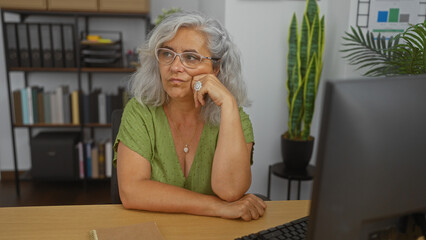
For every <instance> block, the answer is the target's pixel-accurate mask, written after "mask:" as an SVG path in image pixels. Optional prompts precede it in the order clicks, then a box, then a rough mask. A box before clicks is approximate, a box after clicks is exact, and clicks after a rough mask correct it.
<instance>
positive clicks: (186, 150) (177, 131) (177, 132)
mask: <svg viewBox="0 0 426 240" xmlns="http://www.w3.org/2000/svg"><path fill="white" fill-rule="evenodd" d="M164 109H166V108H164ZM166 111H167V110H166ZM169 120H170V122H171V125H172V127H173V129H174V130H175V131H176V135H177V137H178V139H179V140H180V141H181V142H182V143H183V141H182V138H181V134H180V132H179V129H178V128H177V127H176V125H175V123H174V122H173V120H172V117H171V116H170V119H169ZM198 125H199V124H198V122H197V126H196V128H195V131H194V133H193V134H192V137H191V139H190V142H189V144H191V142H192V141H193V140H194V137H195V134H196V133H197V131H198ZM184 144H185V143H184ZM189 147H190V145H188V144H185V146H184V147H183V152H184V153H185V154H187V153H188V152H189Z"/></svg>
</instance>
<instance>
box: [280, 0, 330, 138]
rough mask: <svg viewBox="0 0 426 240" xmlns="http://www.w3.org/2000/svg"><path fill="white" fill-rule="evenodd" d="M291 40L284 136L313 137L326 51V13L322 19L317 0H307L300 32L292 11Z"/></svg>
mask: <svg viewBox="0 0 426 240" xmlns="http://www.w3.org/2000/svg"><path fill="white" fill-rule="evenodd" d="M288 44H289V52H288V56H287V61H288V62H287V90H288V99H287V102H288V106H289V120H288V132H287V133H286V134H285V136H286V137H287V138H289V139H297V140H307V139H308V138H309V137H310V129H311V122H312V117H313V113H314V107H315V98H316V95H317V89H318V84H319V81H320V77H321V72H322V65H323V62H322V56H323V52H324V16H322V17H321V19H320V17H319V8H318V4H317V2H316V0H308V1H307V3H306V9H305V13H304V15H303V19H302V25H301V30H300V33H299V31H298V26H297V18H296V14H293V18H292V19H291V23H290V29H289V38H288ZM302 127H303V129H302Z"/></svg>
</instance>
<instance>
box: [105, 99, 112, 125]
mask: <svg viewBox="0 0 426 240" xmlns="http://www.w3.org/2000/svg"><path fill="white" fill-rule="evenodd" d="M111 115H112V95H111V94H107V95H106V122H107V123H111Z"/></svg>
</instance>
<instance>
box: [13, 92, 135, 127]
mask: <svg viewBox="0 0 426 240" xmlns="http://www.w3.org/2000/svg"><path fill="white" fill-rule="evenodd" d="M124 95H125V92H124V89H123V88H119V89H118V94H114V95H113V94H106V93H102V92H101V90H100V89H95V90H94V91H92V92H91V93H89V94H84V93H82V92H81V91H78V90H73V91H71V92H70V90H69V87H68V86H59V87H58V88H56V89H55V90H54V91H51V92H48V91H44V90H43V88H41V87H38V86H29V87H26V88H21V89H17V90H14V91H13V114H14V123H15V124H18V125H20V124H37V123H40V124H74V125H80V124H81V123H83V124H89V123H90V124H93V123H95V124H108V123H111V114H112V112H113V111H114V110H115V109H122V108H123V107H124V104H123V102H127V100H126V101H123V96H124ZM126 96H127V95H126Z"/></svg>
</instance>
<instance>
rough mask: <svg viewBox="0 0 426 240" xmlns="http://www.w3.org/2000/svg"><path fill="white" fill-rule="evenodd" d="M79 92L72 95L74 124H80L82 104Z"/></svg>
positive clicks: (76, 91)
mask: <svg viewBox="0 0 426 240" xmlns="http://www.w3.org/2000/svg"><path fill="white" fill-rule="evenodd" d="M79 101H80V99H79V93H78V90H74V91H73V92H72V93H71V109H72V124H80V104H79Z"/></svg>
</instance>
